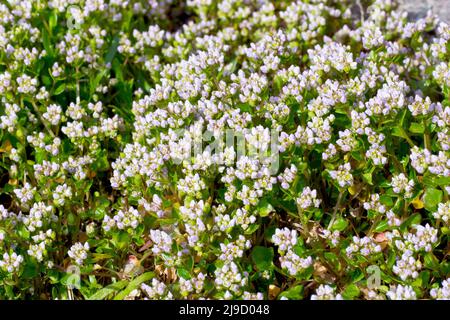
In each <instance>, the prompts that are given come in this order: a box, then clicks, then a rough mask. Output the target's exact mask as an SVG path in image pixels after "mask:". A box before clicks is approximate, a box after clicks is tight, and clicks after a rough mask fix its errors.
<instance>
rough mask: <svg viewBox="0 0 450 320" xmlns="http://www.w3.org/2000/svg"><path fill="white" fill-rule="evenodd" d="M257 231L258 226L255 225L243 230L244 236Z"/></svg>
mask: <svg viewBox="0 0 450 320" xmlns="http://www.w3.org/2000/svg"><path fill="white" fill-rule="evenodd" d="M258 229H259V224H257V223H255V224H252V225H250V226H249V227H248V228H247V229H245V231H244V234H252V233H253V232H255V231H256V230H258Z"/></svg>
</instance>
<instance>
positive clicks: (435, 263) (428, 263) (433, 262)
mask: <svg viewBox="0 0 450 320" xmlns="http://www.w3.org/2000/svg"><path fill="white" fill-rule="evenodd" d="M423 261H424V265H425V267H426V268H428V269H431V270H438V269H439V260H438V258H436V256H435V255H434V254H433V253H432V252H427V253H426V254H425V256H424V259H423Z"/></svg>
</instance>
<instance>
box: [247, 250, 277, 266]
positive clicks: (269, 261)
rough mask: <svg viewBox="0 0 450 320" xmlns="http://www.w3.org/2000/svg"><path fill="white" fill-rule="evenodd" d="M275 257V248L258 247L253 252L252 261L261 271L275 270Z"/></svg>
mask: <svg viewBox="0 0 450 320" xmlns="http://www.w3.org/2000/svg"><path fill="white" fill-rule="evenodd" d="M273 256H274V253H273V248H266V247H261V246H256V247H254V248H253V250H252V260H253V262H254V263H255V265H256V267H257V268H258V269H259V270H261V271H262V270H270V269H271V268H273Z"/></svg>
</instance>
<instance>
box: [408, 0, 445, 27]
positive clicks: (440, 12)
mask: <svg viewBox="0 0 450 320" xmlns="http://www.w3.org/2000/svg"><path fill="white" fill-rule="evenodd" d="M400 3H401V6H400V7H401V8H402V9H403V10H405V11H408V18H409V19H411V20H414V19H420V18H423V17H425V16H426V14H427V11H428V10H431V11H432V12H433V13H434V14H436V15H437V16H438V17H439V18H440V19H441V20H442V21H445V22H447V23H450V0H400Z"/></svg>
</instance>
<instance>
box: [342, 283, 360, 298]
mask: <svg viewBox="0 0 450 320" xmlns="http://www.w3.org/2000/svg"><path fill="white" fill-rule="evenodd" d="M359 294H360V291H359V288H358V287H357V286H356V285H355V284H351V285H349V286H347V287H346V288H345V290H344V292H342V296H343V297H344V299H347V300H352V299H354V298H356V297H358V296H359Z"/></svg>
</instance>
